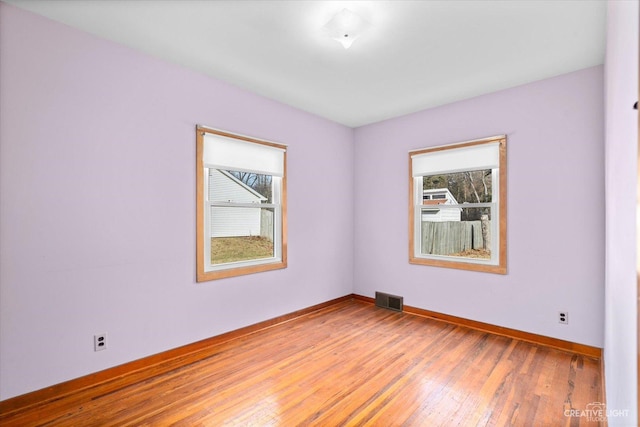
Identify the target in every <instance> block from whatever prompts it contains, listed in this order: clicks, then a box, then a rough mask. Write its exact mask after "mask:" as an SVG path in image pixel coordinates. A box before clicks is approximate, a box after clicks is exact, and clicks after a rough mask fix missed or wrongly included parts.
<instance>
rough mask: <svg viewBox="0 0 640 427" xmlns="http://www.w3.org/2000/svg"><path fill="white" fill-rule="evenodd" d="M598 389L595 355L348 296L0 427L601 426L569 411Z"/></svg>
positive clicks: (3, 419)
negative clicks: (208, 353) (163, 368)
mask: <svg viewBox="0 0 640 427" xmlns="http://www.w3.org/2000/svg"><path fill="white" fill-rule="evenodd" d="M601 384H602V381H601V377H600V367H599V361H598V360H596V359H591V358H589V357H585V356H581V355H576V354H571V353H566V352H562V351H559V350H555V349H551V348H548V347H544V346H540V345H536V344H531V343H527V342H523V341H519V340H515V339H512V338H507V337H502V336H496V335H491V334H488V333H484V332H480V331H476V330H472V329H468V328H465V327H462V326H455V325H452V324H448V323H444V322H440V321H435V320H432V319H427V318H423V317H419V316H415V315H411V314H407V313H398V312H394V311H389V310H385V309H381V308H377V307H375V306H373V305H371V304H368V303H363V302H360V301H345V302H341V303H339V304H336V305H333V306H330V307H327V308H324V309H322V310H319V311H317V312H314V313H310V314H307V315H304V316H302V317H299V318H297V319H294V320H291V321H288V322H285V323H282V324H279V325H276V326H273V327H270V328H267V329H264V330H261V331H258V332H255V333H252V334H250V335H247V336H244V337H240V338H236V339H233V340H231V341H228V342H226V343H222V344H219V345H217V346H216V349H215V352H212V353H211V356H210V357H207V358H205V359H202V360H200V361H198V362H196V363H191V364H188V365H185V366H182V367H180V368H178V369H175V370H172V371H170V372H166V373H162V374H160V375H157V376H155V377H153V378H150V379H146V380H142V381H140V382H137V383H135V384H132V385H127V386H124V387H121V388H119V389H116V390H114V389H113V387H101V386H97V387H94V388H91V389H88V390H85V391H82V392H79V393H76V394H72V395H69V396H66V397H63V398H61V399H58V400H54V401H52V402H48V403H46V404H44V405H39V406H35V407H32V408H29V409H28V410H26V411H22V412H16V413H13V414H8V415H0V425H2V426H30V425H68V426H108V425H117V426H127V425H149V426H162V425H172V424H176V425H181V426H196V425H204V426H219V425H252V426H298V425H304V426H306V425H319V426H345V425H379V426H395V425H406V426H412V425H415V426H485V425H490V426H504V425H518V426H578V425H599V423H598V422H590V421H589V419H588V418H587V417H586V416H581V417H573V418H572V417H567V416H565V413H569V411H570V410H572V409H573V410H585V409H588V407H587V405H589V404H590V403H593V402H601V400H602V397H601V396H602V393H601V388H602V387H601Z"/></svg>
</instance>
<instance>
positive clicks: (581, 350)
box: [353, 294, 602, 359]
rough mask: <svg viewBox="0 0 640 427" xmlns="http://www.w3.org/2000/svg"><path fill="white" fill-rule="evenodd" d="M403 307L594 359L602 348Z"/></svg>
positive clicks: (361, 298)
mask: <svg viewBox="0 0 640 427" xmlns="http://www.w3.org/2000/svg"><path fill="white" fill-rule="evenodd" d="M353 298H355V299H357V300H360V301H363V302H368V303H371V304H375V300H374V299H373V298H371V297H366V296H363V295H356V294H354V295H353ZM403 309H404V311H405V312H407V313H411V314H415V315H418V316H424V317H428V318H430V319H435V320H441V321H443V322H448V323H453V324H455V325H461V326H466V327H468V328H473V329H477V330H479V331H485V332H489V333H492V334H495V335H503V336H505V337H510V338H515V339H519V340H523V341H528V342H531V343H535V344H540V345H545V346H548V347H553V348H557V349H559V350H565V351H569V352H572V353H578V354H582V355H585V356H588V357H593V358H596V359H600V358H601V357H602V349H601V348H599V347H593V346H590V345H586V344H580V343H574V342H571V341H565V340H561V339H558V338H553V337H547V336H544V335H538V334H534V333H531V332H525V331H519V330H517V329H511V328H505V327H504V326H497V325H491V324H489V323H484V322H478V321H475V320H470V319H465V318H462V317H457V316H452V315H450V314H444V313H438V312H436V311H430V310H425V309H422V308H418V307H411V306H408V305H405V306H404V307H403Z"/></svg>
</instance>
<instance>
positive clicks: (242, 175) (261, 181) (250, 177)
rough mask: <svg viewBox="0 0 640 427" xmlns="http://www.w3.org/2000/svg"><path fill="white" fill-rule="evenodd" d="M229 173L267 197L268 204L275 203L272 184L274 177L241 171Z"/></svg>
mask: <svg viewBox="0 0 640 427" xmlns="http://www.w3.org/2000/svg"><path fill="white" fill-rule="evenodd" d="M228 172H229V173H230V174H231V175H233V176H235V177H236V178H238V179H239V180H240V181H242V182H243V183H244V184H246V185H247V186H249V187H251V188H252V189H253V190H255V191H256V192H258V193H260V194H261V195H263V196H264V197H266V198H267V200H266V203H273V192H272V189H271V188H272V186H271V182H272V180H273V177H272V176H271V175H264V174H259V173H252V172H240V171H228Z"/></svg>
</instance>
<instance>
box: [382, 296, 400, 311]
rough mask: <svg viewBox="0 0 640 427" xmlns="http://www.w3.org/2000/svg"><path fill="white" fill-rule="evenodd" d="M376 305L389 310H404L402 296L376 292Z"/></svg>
mask: <svg viewBox="0 0 640 427" xmlns="http://www.w3.org/2000/svg"><path fill="white" fill-rule="evenodd" d="M376 305H377V306H378V307H382V308H388V309H389V310H396V311H402V297H399V296H396V295H390V294H385V293H384V292H376Z"/></svg>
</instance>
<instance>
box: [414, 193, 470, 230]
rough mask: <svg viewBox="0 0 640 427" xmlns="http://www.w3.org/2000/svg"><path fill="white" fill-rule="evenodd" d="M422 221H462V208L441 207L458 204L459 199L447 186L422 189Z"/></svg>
mask: <svg viewBox="0 0 640 427" xmlns="http://www.w3.org/2000/svg"><path fill="white" fill-rule="evenodd" d="M422 204H423V205H424V206H425V207H424V208H422V221H432V222H444V221H460V213H461V212H462V209H461V208H451V209H440V208H439V206H442V205H457V204H458V201H457V200H456V198H455V197H453V194H451V192H450V191H449V189H447V188H434V189H431V190H423V191H422ZM427 206H428V208H427Z"/></svg>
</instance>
